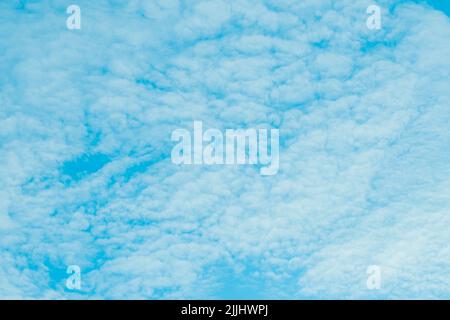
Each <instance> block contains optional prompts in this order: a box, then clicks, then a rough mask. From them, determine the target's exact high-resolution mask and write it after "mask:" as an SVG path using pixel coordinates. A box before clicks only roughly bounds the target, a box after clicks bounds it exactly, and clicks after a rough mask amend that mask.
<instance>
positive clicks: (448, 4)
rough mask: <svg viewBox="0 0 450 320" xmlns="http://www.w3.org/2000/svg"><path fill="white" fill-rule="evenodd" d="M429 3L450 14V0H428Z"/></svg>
mask: <svg viewBox="0 0 450 320" xmlns="http://www.w3.org/2000/svg"><path fill="white" fill-rule="evenodd" d="M427 1H428V3H429V4H430V5H431V6H433V7H434V8H436V9H438V10H441V11H443V12H445V13H446V14H447V15H448V16H450V1H448V0H427Z"/></svg>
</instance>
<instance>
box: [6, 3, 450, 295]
mask: <svg viewBox="0 0 450 320" xmlns="http://www.w3.org/2000/svg"><path fill="white" fill-rule="evenodd" d="M449 3H450V2H449V1H431V0H430V1H428V4H427V3H426V2H425V1H400V0H379V1H377V3H376V4H377V5H379V6H380V7H381V9H382V10H381V29H380V30H370V29H368V28H367V26H366V20H367V18H368V14H367V12H366V9H367V7H368V6H369V5H372V4H374V3H373V2H372V1H368V0H367V1H366V0H361V1H353V0H342V1H332V0H257V1H255V0H242V1H233V2H230V1H224V0H208V1H200V0H199V1H190V2H183V1H178V0H164V1H163V0H151V1H143V0H142V1H139V0H130V1H126V2H124V1H118V0H109V1H107V0H99V1H94V2H93V1H87V0H76V1H75V2H73V1H70V2H67V1H59V0H58V1H56V0H46V1H19V0H16V1H14V0H9V1H2V2H0V12H1V14H0V54H1V57H2V59H0V124H1V125H0V239H1V240H0V298H2V299H12V298H15V299H245V298H249V299H418V298H419V299H449V298H450V290H449V288H450V273H449V272H448V270H450V234H449V230H450V179H449V178H450V130H449V126H448V124H449V123H450V112H449V111H450V90H449V89H450V59H448V57H449V56H450V20H449V16H448V15H450V10H449V8H450V4H449ZM70 4H76V5H78V6H79V7H80V9H81V29H79V30H69V29H67V27H66V19H67V18H68V16H69V15H68V14H67V13H66V8H67V7H68V6H69V5H70ZM446 14H447V15H446ZM194 121H202V122H203V124H204V126H205V127H208V128H217V129H219V130H225V129H227V128H232V129H238V128H259V127H271V128H276V129H279V132H280V168H279V171H278V173H277V174H276V175H273V176H261V175H260V174H259V170H258V168H256V167H255V166H225V165H216V166H189V165H185V166H182V165H181V166H180V165H175V164H173V163H172V161H171V158H170V155H171V150H172V148H173V146H174V143H173V141H171V133H172V131H173V130H176V129H179V128H186V129H192V124H193V122H194ZM71 265H76V266H79V267H80V269H81V288H79V289H73V288H72V289H71V288H69V287H67V285H66V280H67V279H68V277H69V276H70V275H69V274H67V272H66V271H67V268H68V266H71ZM373 265H375V266H378V267H379V269H380V270H381V285H380V288H378V289H376V290H371V289H369V288H368V286H367V280H368V274H367V268H368V267H369V266H373Z"/></svg>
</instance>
